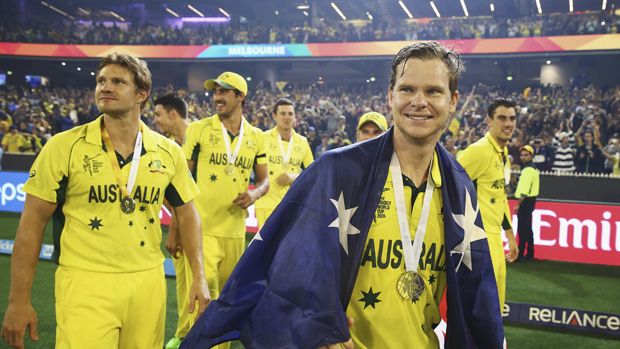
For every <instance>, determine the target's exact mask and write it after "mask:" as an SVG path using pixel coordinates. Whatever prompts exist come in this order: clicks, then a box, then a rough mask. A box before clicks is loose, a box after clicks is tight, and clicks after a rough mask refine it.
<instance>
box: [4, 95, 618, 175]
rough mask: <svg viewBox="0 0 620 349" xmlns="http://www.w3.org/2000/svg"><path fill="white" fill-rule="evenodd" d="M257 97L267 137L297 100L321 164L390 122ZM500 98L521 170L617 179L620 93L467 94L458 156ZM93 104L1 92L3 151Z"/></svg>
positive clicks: (202, 103)
mask: <svg viewBox="0 0 620 349" xmlns="http://www.w3.org/2000/svg"><path fill="white" fill-rule="evenodd" d="M276 90H277V89H276ZM255 91H256V93H252V94H250V95H249V99H248V101H247V103H246V104H245V107H244V115H246V117H247V118H248V120H249V121H250V122H251V123H252V124H253V125H255V126H257V127H259V128H261V129H263V130H267V129H269V128H271V127H273V119H272V117H271V106H273V104H274V103H275V101H276V99H277V98H278V97H282V96H287V97H289V98H291V99H292V100H294V101H295V103H296V105H297V106H296V111H297V118H298V125H297V130H298V132H299V133H301V134H302V135H305V136H306V137H308V139H309V142H310V143H311V144H310V145H311V149H312V150H313V151H314V155H315V157H318V156H320V155H321V154H322V153H323V152H324V151H326V150H329V149H333V148H337V147H340V146H343V145H347V144H350V143H351V142H352V140H354V139H355V131H356V129H355V128H356V124H357V119H358V118H359V116H360V115H361V114H363V113H365V112H367V111H371V110H372V111H377V112H380V113H382V114H384V115H386V116H388V118H389V110H388V106H387V104H386V103H385V98H384V93H383V92H382V91H374V90H371V89H360V90H355V89H353V88H351V87H346V86H337V87H331V86H321V85H312V86H301V87H294V88H289V89H286V90H285V91H284V92H281V91H278V92H275V91H274V90H271V88H269V86H267V85H266V84H261V85H260V86H258V88H256V89H255ZM166 93H177V94H178V95H179V96H181V97H182V98H184V99H185V100H186V101H187V102H188V105H189V114H190V117H191V118H192V119H194V120H197V119H202V118H205V117H207V116H209V115H212V114H214V113H215V111H214V108H213V105H212V103H211V99H210V97H209V96H206V95H205V94H204V93H200V92H189V91H187V90H185V89H179V88H175V87H173V86H165V87H159V88H156V89H155V90H154V91H153V93H152V97H153V98H156V97H157V96H160V95H163V94H166ZM498 96H504V97H510V98H512V99H514V100H516V101H517V103H518V115H519V117H518V122H517V130H516V132H515V136H514V137H513V140H512V142H511V143H510V144H509V150H510V154H511V156H512V159H513V162H514V163H515V164H516V165H519V156H518V152H519V149H520V147H521V145H524V144H530V145H532V146H533V147H534V149H535V154H534V163H535V164H536V166H537V167H538V168H539V169H540V170H542V171H566V172H573V171H577V172H588V173H612V171H613V170H614V163H616V164H617V162H618V161H617V160H616V159H617V157H618V155H617V154H620V140H619V138H620V137H618V135H619V134H620V86H616V87H615V88H611V89H608V90H602V89H600V88H597V87H594V86H588V87H583V88H577V87H574V88H569V87H543V86H540V87H533V88H527V89H525V90H524V91H518V92H516V91H515V92H511V93H506V92H504V91H501V90H500V89H499V88H497V87H493V86H486V85H481V84H479V85H476V86H473V87H471V88H470V89H469V90H468V91H465V92H463V94H462V98H461V105H460V106H459V109H458V110H459V113H458V115H457V117H456V118H455V121H453V122H452V124H451V125H450V126H449V127H448V130H447V131H446V133H445V134H444V137H443V138H442V141H443V143H444V145H445V146H446V147H447V148H448V149H449V150H450V151H451V152H453V154H455V155H456V154H457V153H458V152H459V151H461V150H463V149H465V148H466V147H467V146H468V145H469V144H471V143H473V142H475V141H476V140H478V139H479V138H480V137H482V136H484V134H485V132H486V130H487V126H486V123H485V122H484V120H485V116H486V110H485V108H486V106H487V105H488V103H489V101H490V100H491V99H493V98H495V97H498ZM93 98H94V97H93V95H92V91H91V90H89V89H83V90H82V89H62V88H53V89H50V88H37V89H31V88H21V87H15V86H13V87H10V86H9V87H6V86H5V87H3V88H2V89H0V139H2V142H1V145H2V150H3V151H4V152H31V153H32V152H35V153H36V152H38V151H39V150H40V148H41V147H42V146H43V145H44V144H45V142H46V140H47V139H49V137H51V135H53V134H55V133H58V132H62V131H65V130H68V129H70V128H72V127H74V126H75V125H81V124H84V123H86V122H89V121H91V120H93V119H94V118H95V117H96V116H97V115H98V111H97V108H96V107H95V105H94V103H93V100H94V99H93ZM143 120H144V121H145V122H146V123H147V124H149V125H152V120H153V108H152V106H148V107H147V108H146V109H145V112H144V114H143ZM152 127H154V125H152ZM616 168H617V165H616Z"/></svg>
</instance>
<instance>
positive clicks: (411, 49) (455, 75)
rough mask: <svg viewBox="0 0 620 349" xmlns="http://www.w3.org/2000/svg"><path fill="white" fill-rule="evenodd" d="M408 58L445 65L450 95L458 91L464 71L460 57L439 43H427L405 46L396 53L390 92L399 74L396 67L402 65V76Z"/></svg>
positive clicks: (393, 61)
mask: <svg viewBox="0 0 620 349" xmlns="http://www.w3.org/2000/svg"><path fill="white" fill-rule="evenodd" d="M410 58H416V59H421V60H424V61H427V60H432V59H438V60H440V61H442V62H443V63H444V64H445V65H446V68H448V74H449V86H450V93H454V92H455V91H456V90H457V89H458V81H459V77H460V76H461V74H462V73H463V71H465V64H464V63H463V59H462V58H461V55H460V54H459V53H458V52H456V51H454V50H452V49H450V48H448V47H446V46H445V45H443V44H441V43H439V42H436V41H428V42H417V43H415V44H411V45H407V46H405V47H403V48H402V49H400V51H398V53H397V54H396V56H395V57H394V59H393V60H392V77H391V78H390V90H393V89H394V84H395V83H396V77H397V75H398V74H399V73H398V72H397V70H398V67H399V66H400V65H401V64H402V68H401V72H400V75H401V76H402V75H403V74H404V72H405V65H406V64H407V61H408V60H409V59H410Z"/></svg>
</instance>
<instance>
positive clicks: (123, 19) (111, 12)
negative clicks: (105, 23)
mask: <svg viewBox="0 0 620 349" xmlns="http://www.w3.org/2000/svg"><path fill="white" fill-rule="evenodd" d="M110 14H111V15H112V16H114V17H116V18H117V19H118V20H120V21H121V22H125V18H123V17H122V16H120V15H119V14H118V13H116V12H114V11H110Z"/></svg>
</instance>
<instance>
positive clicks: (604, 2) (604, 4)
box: [601, 0, 607, 11]
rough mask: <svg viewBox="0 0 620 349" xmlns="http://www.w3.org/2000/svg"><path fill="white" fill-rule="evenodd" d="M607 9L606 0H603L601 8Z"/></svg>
mask: <svg viewBox="0 0 620 349" xmlns="http://www.w3.org/2000/svg"><path fill="white" fill-rule="evenodd" d="M606 9H607V0H603V5H601V10H603V11H605V10H606Z"/></svg>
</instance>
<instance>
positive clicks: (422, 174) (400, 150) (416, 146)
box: [393, 127, 437, 187]
mask: <svg viewBox="0 0 620 349" xmlns="http://www.w3.org/2000/svg"><path fill="white" fill-rule="evenodd" d="M393 142H394V151H396V155H397V156H398V162H399V163H400V168H401V172H402V173H403V174H404V175H405V176H407V177H409V178H411V180H412V181H413V184H415V186H416V187H419V186H420V185H422V183H423V182H424V181H425V180H426V177H427V176H428V168H429V165H430V163H431V159H432V158H433V152H434V151H435V145H436V144H437V140H435V141H434V142H432V140H420V141H415V140H413V139H411V138H410V137H408V136H406V135H405V134H403V133H402V132H401V131H400V130H398V128H396V127H395V128H394V141H393Z"/></svg>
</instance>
